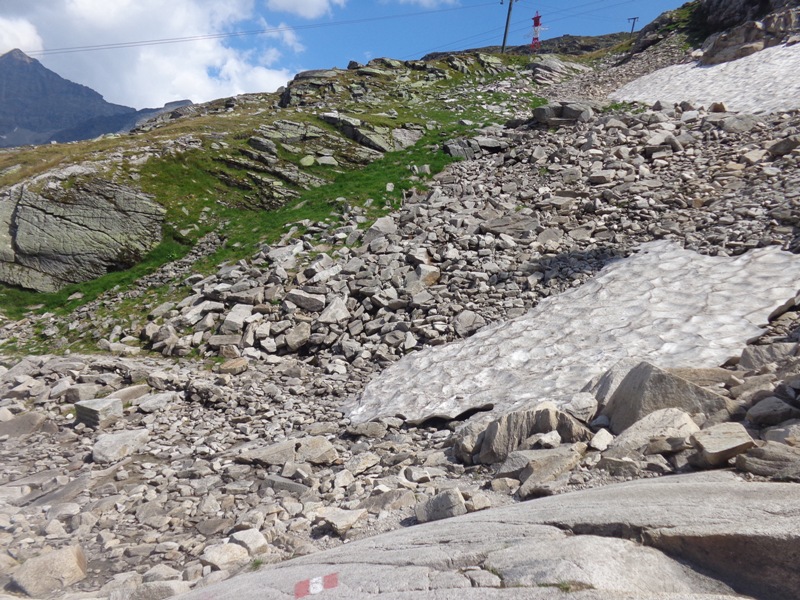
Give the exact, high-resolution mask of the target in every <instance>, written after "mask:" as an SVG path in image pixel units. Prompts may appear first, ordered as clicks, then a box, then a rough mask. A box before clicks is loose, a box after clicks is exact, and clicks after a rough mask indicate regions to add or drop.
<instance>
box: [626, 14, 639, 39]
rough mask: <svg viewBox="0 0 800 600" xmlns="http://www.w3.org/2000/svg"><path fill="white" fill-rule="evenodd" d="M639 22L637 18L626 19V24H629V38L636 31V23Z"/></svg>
mask: <svg viewBox="0 0 800 600" xmlns="http://www.w3.org/2000/svg"><path fill="white" fill-rule="evenodd" d="M638 20H639V17H630V18H629V19H628V23H630V24H631V37H633V31H634V30H635V29H636V21H638Z"/></svg>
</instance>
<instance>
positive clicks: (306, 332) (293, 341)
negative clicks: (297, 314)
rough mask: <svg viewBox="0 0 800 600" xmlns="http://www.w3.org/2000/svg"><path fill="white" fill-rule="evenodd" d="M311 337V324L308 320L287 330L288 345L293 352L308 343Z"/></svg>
mask: <svg viewBox="0 0 800 600" xmlns="http://www.w3.org/2000/svg"><path fill="white" fill-rule="evenodd" d="M309 338H311V325H309V324H308V323H306V322H302V323H298V324H297V325H295V326H294V327H292V328H291V329H290V330H289V331H287V332H286V345H287V346H288V347H289V350H291V351H292V352H297V351H298V350H299V349H300V348H302V347H303V346H305V345H306V344H307V343H308V340H309Z"/></svg>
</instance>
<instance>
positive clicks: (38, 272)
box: [0, 179, 166, 292]
mask: <svg viewBox="0 0 800 600" xmlns="http://www.w3.org/2000/svg"><path fill="white" fill-rule="evenodd" d="M10 194H11V196H12V197H11V198H3V203H2V204H4V205H14V209H13V212H12V213H11V214H10V215H9V217H8V222H6V223H3V225H6V228H5V230H6V231H7V232H9V233H8V234H7V235H8V236H9V237H11V238H12V239H9V240H5V239H4V240H2V242H3V243H2V244H0V245H2V246H4V247H5V246H6V245H8V244H10V245H11V247H12V248H13V256H3V257H2V259H0V281H3V282H5V283H9V284H12V285H19V286H22V287H26V288H31V289H35V290H37V291H41V292H52V291H56V290H58V289H60V288H62V287H64V286H65V285H67V284H69V283H75V282H79V281H86V280H88V279H92V278H95V277H99V276H101V275H104V274H105V273H106V272H108V271H109V270H110V269H119V268H120V267H121V266H123V265H124V266H132V265H134V264H136V262H137V261H138V260H140V259H141V257H142V256H144V255H145V254H146V253H147V251H148V250H150V249H152V248H153V247H154V246H156V245H157V244H158V243H159V241H160V240H161V223H162V222H163V219H164V214H165V213H166V210H165V209H164V208H163V207H161V206H160V205H159V204H158V203H156V202H154V201H153V200H152V199H151V198H150V197H148V196H145V195H144V194H141V193H139V192H137V191H136V190H134V189H132V188H129V187H126V186H123V185H119V184H115V183H112V182H110V181H104V180H101V179H92V180H90V181H84V182H79V183H77V184H76V185H75V186H74V187H73V188H71V189H69V190H65V191H61V192H60V193H55V194H51V196H52V197H45V196H43V195H39V194H36V193H34V192H32V191H30V189H29V188H28V186H25V187H23V186H19V187H18V188H12V190H11V192H10ZM3 212H5V211H3ZM3 216H4V215H2V214H0V219H2V217H3ZM2 220H5V219H2ZM11 232H13V234H12V233H11ZM4 237H5V236H4ZM3 254H5V253H3Z"/></svg>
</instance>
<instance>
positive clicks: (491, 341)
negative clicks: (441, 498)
mask: <svg viewBox="0 0 800 600" xmlns="http://www.w3.org/2000/svg"><path fill="white" fill-rule="evenodd" d="M798 279H800V263H799V262H798V261H797V260H796V259H795V257H794V255H792V254H789V253H786V252H782V251H780V250H777V249H775V248H763V249H759V250H755V251H751V252H747V253H745V254H742V255H740V256H737V257H735V258H729V257H711V256H704V255H700V254H697V253H694V252H692V251H688V250H683V249H681V248H679V247H677V246H676V245H674V244H672V243H670V242H665V241H662V242H652V243H648V244H643V245H642V246H641V248H640V251H639V252H638V253H637V254H635V255H633V256H632V257H630V258H627V259H623V260H617V261H614V262H612V263H610V264H608V265H607V266H606V267H605V268H604V269H603V270H602V271H601V272H600V273H599V274H598V275H597V276H596V277H595V278H593V279H591V280H589V281H587V282H586V283H584V284H583V285H581V286H579V287H576V288H574V289H571V290H568V291H566V292H564V293H562V294H559V295H556V296H551V297H548V298H545V299H544V300H542V301H541V302H540V303H539V304H538V305H537V306H536V307H535V308H534V309H532V310H531V311H529V312H528V313H527V314H526V315H524V316H522V317H518V318H516V319H513V320H511V321H508V322H506V323H503V324H499V325H493V326H489V327H484V328H483V329H481V330H480V331H478V332H477V333H475V334H474V335H473V336H472V337H470V338H469V339H467V340H464V341H459V342H453V343H450V344H447V345H444V346H437V347H432V348H426V349H424V350H422V351H420V352H415V353H413V354H412V355H409V356H406V357H404V358H403V359H401V360H400V361H398V362H396V363H394V364H393V365H391V366H390V367H389V368H387V369H386V370H384V371H383V372H382V373H381V374H380V375H379V376H377V377H375V378H374V379H373V380H372V381H371V382H370V383H369V384H368V385H367V386H366V388H365V389H364V391H363V393H362V394H361V395H360V396H356V397H354V398H353V399H351V400H350V401H347V402H346V403H345V405H344V407H343V408H344V410H345V412H346V414H347V415H348V416H349V417H350V419H351V420H352V421H353V422H362V421H370V420H373V419H376V418H379V417H381V416H397V415H402V416H403V417H405V418H406V419H407V420H408V421H410V422H412V423H417V422H421V421H424V420H425V419H427V418H432V417H436V416H442V417H447V418H455V417H457V416H458V415H461V414H463V413H464V412H466V411H468V410H470V409H473V408H480V407H485V406H489V405H492V406H493V407H494V410H495V411H496V412H497V413H500V414H502V413H507V412H510V411H512V410H515V409H519V408H522V407H526V406H530V405H532V404H535V403H536V402H538V401H541V400H543V399H547V398H558V397H559V396H566V395H571V394H574V393H575V392H579V391H581V390H582V388H583V387H584V386H585V385H586V384H587V383H588V382H589V381H590V380H591V379H592V378H593V377H596V376H598V375H601V374H602V373H604V372H605V371H607V370H608V369H609V368H611V367H612V366H613V365H615V364H617V363H618V362H619V361H621V360H623V359H635V358H639V360H640V361H641V360H645V359H646V360H649V361H652V362H654V363H657V364H658V365H659V366H660V367H661V368H672V367H690V366H691V367H715V366H718V365H720V364H722V363H724V362H725V361H726V360H728V359H729V358H730V357H732V356H736V355H738V354H739V353H740V352H741V348H742V346H743V345H744V344H745V343H746V342H747V340H749V339H751V338H753V337H755V336H758V335H759V334H760V333H761V331H762V330H761V328H760V325H761V324H763V323H765V322H767V321H766V319H767V317H768V316H769V315H770V313H771V312H772V311H773V310H774V309H775V307H777V306H781V305H782V304H783V303H784V302H785V301H786V299H787V298H791V297H794V293H795V291H796V290H795V287H796V281H797V280H798ZM686 281H692V286H691V287H690V288H687V286H686ZM642 298H647V299H648V301H647V302H642Z"/></svg>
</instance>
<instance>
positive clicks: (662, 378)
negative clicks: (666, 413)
mask: <svg viewBox="0 0 800 600" xmlns="http://www.w3.org/2000/svg"><path fill="white" fill-rule="evenodd" d="M663 408H678V409H681V410H683V411H685V412H687V413H701V414H706V415H708V414H713V413H716V412H718V411H723V410H724V411H729V412H733V410H734V407H733V406H732V404H731V403H730V401H729V400H728V399H727V398H725V397H724V396H720V395H719V394H715V393H713V392H710V391H708V390H706V389H705V388H701V387H700V386H697V385H694V384H693V383H691V382H689V381H686V380H685V379H681V378H680V377H677V376H675V375H672V374H670V373H668V372H667V371H664V370H663V369H659V368H658V367H656V366H655V365H652V364H650V363H648V362H642V363H640V364H639V365H638V366H637V367H635V368H634V369H632V370H631V372H630V373H628V375H627V376H626V377H625V379H623V380H622V383H620V385H619V387H618V388H617V390H616V391H615V392H614V395H613V396H611V398H610V399H609V401H608V404H607V405H606V408H605V410H603V414H604V415H606V416H608V417H609V418H610V419H611V431H612V432H614V433H617V434H619V433H621V432H622V431H624V430H625V429H627V428H628V427H630V426H631V425H633V424H634V423H635V422H636V421H638V420H640V419H641V418H643V417H645V416H647V415H649V414H650V413H652V412H654V411H656V410H659V409H663Z"/></svg>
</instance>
